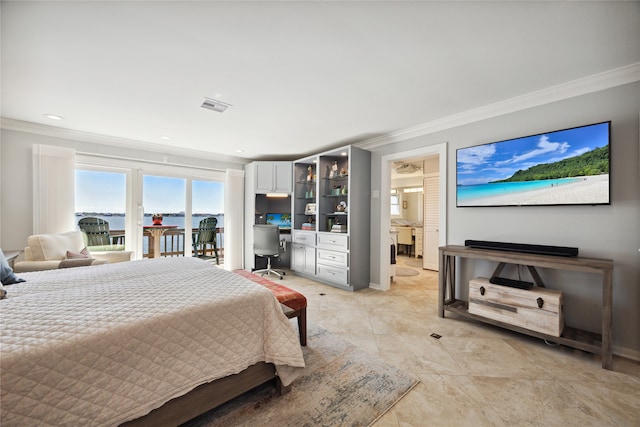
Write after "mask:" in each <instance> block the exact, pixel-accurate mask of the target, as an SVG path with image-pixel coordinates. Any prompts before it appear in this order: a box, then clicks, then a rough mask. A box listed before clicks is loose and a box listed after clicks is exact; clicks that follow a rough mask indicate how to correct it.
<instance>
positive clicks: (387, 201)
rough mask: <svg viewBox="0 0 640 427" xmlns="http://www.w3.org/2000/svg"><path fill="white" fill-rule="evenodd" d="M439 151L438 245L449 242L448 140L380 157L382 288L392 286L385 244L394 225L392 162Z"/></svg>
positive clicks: (380, 263) (388, 255)
mask: <svg viewBox="0 0 640 427" xmlns="http://www.w3.org/2000/svg"><path fill="white" fill-rule="evenodd" d="M435 154H437V155H438V163H439V166H438V169H439V173H440V221H439V226H440V234H439V236H438V240H439V242H438V243H439V246H445V245H446V244H447V243H446V242H447V143H446V142H442V143H440V144H435V145H429V146H427V147H421V148H416V149H413V150H408V151H402V152H398V153H393V154H387V155H384V156H381V158H380V253H379V260H380V262H379V265H380V270H379V272H380V276H379V277H380V287H379V290H381V291H388V290H389V289H391V278H390V275H389V274H390V266H391V264H390V263H391V260H390V257H391V254H390V252H389V245H388V244H385V243H384V242H385V241H386V236H388V235H389V231H390V228H391V212H389V206H390V205H391V194H390V193H391V164H392V163H393V162H394V161H398V160H402V159H407V158H411V157H423V156H424V157H426V156H430V155H435Z"/></svg>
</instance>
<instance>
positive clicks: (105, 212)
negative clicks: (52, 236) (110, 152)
mask: <svg viewBox="0 0 640 427" xmlns="http://www.w3.org/2000/svg"><path fill="white" fill-rule="evenodd" d="M75 179H76V185H75V215H76V218H75V224H76V229H77V228H78V221H79V220H80V219H81V218H83V217H87V216H92V217H98V218H102V219H104V220H105V221H107V222H108V223H109V232H110V234H111V235H112V236H117V235H122V240H124V234H125V229H126V210H127V209H126V208H127V197H126V196H127V176H126V174H125V173H121V172H106V171H98V170H86V169H76V176H75Z"/></svg>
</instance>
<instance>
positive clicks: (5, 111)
mask: <svg viewBox="0 0 640 427" xmlns="http://www.w3.org/2000/svg"><path fill="white" fill-rule="evenodd" d="M639 4H640V3H639V2H629V1H627V2H612V1H605V2H596V1H592V2H559V1H551V2H546V1H545V2H526V1H513V2H486V1H472V2H436V1H425V2H399V1H391V2H384V1H360V2H320V1H307V2H269V1H258V2H214V1H197V2H186V1H181V2H171V1H135V2H134V1H131V2H116V1H107V2H96V1H72V2H58V1H49V2H30V1H20V2H7V1H2V3H1V7H2V9H1V19H2V21H1V24H2V28H1V31H2V32H1V36H2V40H1V42H2V58H1V59H2V64H1V66H2V68H1V72H2V74H1V83H2V86H1V89H2V105H1V108H2V110H1V113H2V116H3V117H4V118H7V119H13V120H20V121H25V122H32V123H39V124H45V125H49V126H57V127H61V128H65V129H71V130H74V131H80V132H88V133H92V134H99V135H108V136H111V137H115V138H123V139H124V140H125V141H126V140H133V141H141V142H145V143H152V144H162V145H166V146H168V147H171V149H175V148H184V149H191V150H197V151H202V152H208V153H219V154H222V155H227V156H236V157H241V158H246V159H266V158H297V157H303V156H304V155H307V154H311V153H314V152H318V151H323V150H326V149H329V148H332V147H335V146H339V145H345V144H348V143H356V142H361V141H365V140H368V139H370V138H374V137H377V136H380V135H385V134H388V133H390V132H394V131H398V130H401V129H405V128H409V127H412V126H417V125H420V124H422V123H428V122H430V121H433V120H438V119H442V118H445V117H448V116H451V115H454V114H457V113H460V112H464V111H469V110H472V109H475V108H479V107H481V106H484V105H487V104H492V103H496V102H499V101H502V100H506V99H510V98H514V97H517V96H521V95H523V94H527V93H531V92H534V91H538V90H541V89H544V88H548V87H551V86H555V85H559V84H563V83H566V82H570V81H573V80H576V79H580V78H583V77H585V76H591V75H594V74H597V73H601V72H605V71H607V70H611V69H615V68H618V67H622V66H625V65H628V64H633V63H637V62H638V61H640V24H639V23H640V19H639V15H640V11H639V10H640V6H639ZM205 97H211V98H218V99H220V100H221V101H223V102H225V103H228V104H231V105H232V106H231V107H230V108H229V109H228V110H227V111H226V112H224V113H222V114H221V113H217V112H214V111H211V110H207V109H203V108H201V107H200V105H201V104H202V102H203V101H204V98H205ZM44 114H57V115H60V116H62V117H64V120H62V121H57V122H54V121H52V120H50V119H48V118H46V117H45V116H44ZM163 136H166V137H170V138H171V139H170V140H165V139H161V137H163ZM167 149H169V148H167ZM236 150H243V152H242V153H238V152H237V151H236Z"/></svg>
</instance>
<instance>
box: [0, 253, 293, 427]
mask: <svg viewBox="0 0 640 427" xmlns="http://www.w3.org/2000/svg"><path fill="white" fill-rule="evenodd" d="M20 276H21V277H22V278H24V279H26V282H25V283H19V284H15V285H11V286H7V287H6V289H7V291H8V294H7V295H8V298H6V299H3V300H0V311H1V314H0V328H1V329H0V331H1V341H0V358H1V359H0V363H1V364H2V371H1V374H0V375H1V377H0V390H1V396H0V398H1V402H0V404H1V406H2V415H1V419H0V424H2V425H3V426H5V427H8V426H14V425H15V426H17V425H34V424H38V425H83V426H91V425H114V426H115V425H121V424H124V423H126V422H128V421H131V420H134V422H135V423H138V424H144V423H145V420H148V419H151V420H153V415H154V414H156V415H158V414H159V416H157V418H156V420H157V419H161V420H167V419H168V418H166V416H167V414H170V415H171V417H172V419H174V420H173V421H167V424H174V425H175V424H179V423H180V422H182V421H186V420H187V419H189V418H191V417H193V416H195V415H197V413H201V412H204V411H206V410H207V409H209V407H213V406H216V405H217V404H219V403H222V402H223V401H225V400H228V398H232V397H235V396H236V395H238V394H239V393H240V392H242V391H243V390H245V389H247V390H248V389H250V388H253V387H255V386H256V385H259V384H260V383H263V382H265V381H268V380H271V379H272V378H273V377H274V376H277V379H278V380H279V381H280V382H281V383H282V385H284V386H287V385H289V384H290V383H291V382H292V381H293V380H294V379H295V377H296V376H297V375H298V374H299V372H300V371H301V370H302V368H303V367H304V359H303V356H302V351H301V348H300V344H299V342H298V337H297V335H296V331H295V328H294V327H293V325H292V324H291V323H290V321H289V320H288V319H287V318H286V316H285V315H284V314H283V313H282V310H281V308H280V304H279V303H278V302H277V300H276V299H275V297H274V296H273V294H272V293H271V292H270V291H269V290H268V289H266V288H264V287H262V286H260V285H257V284H255V283H252V282H251V281H249V280H247V279H245V278H243V277H241V276H239V275H237V274H233V273H231V272H228V271H225V270H221V269H218V268H216V267H215V266H213V265H211V264H209V263H207V262H205V261H202V260H199V259H195V258H183V257H180V258H159V259H149V260H142V261H132V262H129V263H119V264H108V265H98V266H91V267H80V268H70V269H62V270H53V271H45V272H33V273H21V274H20ZM212 390H213V391H212ZM220 390H222V391H220ZM192 396H195V397H193V398H192ZM185 402H187V403H186V404H185ZM193 402H195V403H193ZM192 403H193V404H192ZM183 409H186V410H187V411H185V414H181V413H180V412H182V411H183ZM151 411H153V412H151ZM163 411H164V412H163ZM149 412H151V414H149ZM187 412H188V413H187ZM145 416H146V417H147V418H145ZM185 417H187V418H185ZM148 424H150V425H157V424H156V421H150V422H148Z"/></svg>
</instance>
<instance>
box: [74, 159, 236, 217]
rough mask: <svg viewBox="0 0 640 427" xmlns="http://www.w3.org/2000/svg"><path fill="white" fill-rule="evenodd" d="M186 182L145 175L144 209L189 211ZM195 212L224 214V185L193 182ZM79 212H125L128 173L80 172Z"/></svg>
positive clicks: (166, 211)
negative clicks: (186, 203) (186, 201)
mask: <svg viewBox="0 0 640 427" xmlns="http://www.w3.org/2000/svg"><path fill="white" fill-rule="evenodd" d="M185 187H186V179H184V178H169V177H158V176H151V175H145V176H144V177H143V196H142V197H143V206H144V210H145V212H146V213H177V212H182V211H184V210H185V200H186V199H185V194H186V189H185ZM192 190H193V201H192V212H193V213H209V214H217V213H222V212H224V183H222V182H212V181H196V180H193V181H192ZM75 197H76V212H103V213H107V212H110V213H124V212H125V207H126V175H125V174H124V173H113V172H98V171H88V170H79V169H78V170H76V192H75Z"/></svg>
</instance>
